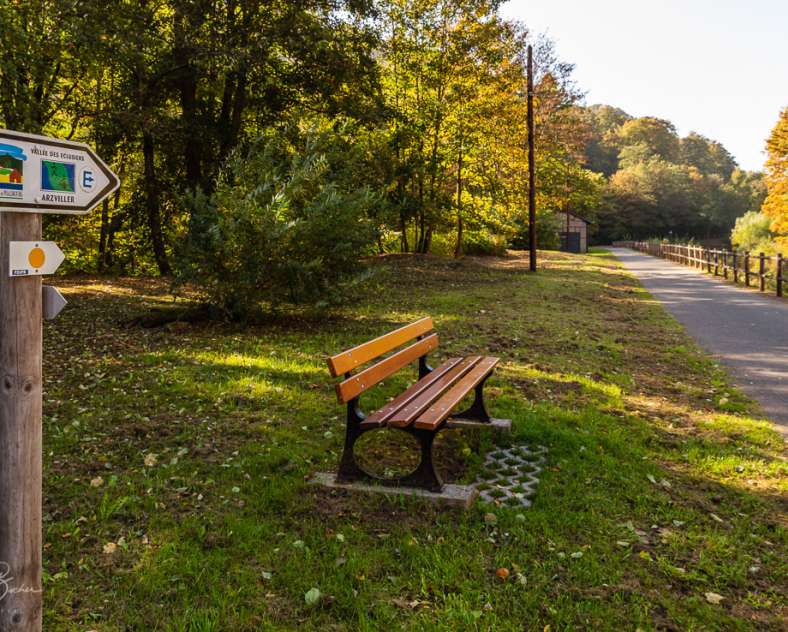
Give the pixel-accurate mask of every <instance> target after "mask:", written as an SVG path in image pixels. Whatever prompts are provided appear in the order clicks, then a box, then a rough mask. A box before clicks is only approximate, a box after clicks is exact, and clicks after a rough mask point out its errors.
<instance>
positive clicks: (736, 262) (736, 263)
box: [733, 250, 739, 283]
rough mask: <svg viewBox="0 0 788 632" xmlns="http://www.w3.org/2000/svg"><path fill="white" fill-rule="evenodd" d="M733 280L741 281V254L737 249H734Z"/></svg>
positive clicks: (735, 281)
mask: <svg viewBox="0 0 788 632" xmlns="http://www.w3.org/2000/svg"><path fill="white" fill-rule="evenodd" d="M733 282H734V283H738V282H739V255H738V253H737V252H736V251H735V250H734V251H733Z"/></svg>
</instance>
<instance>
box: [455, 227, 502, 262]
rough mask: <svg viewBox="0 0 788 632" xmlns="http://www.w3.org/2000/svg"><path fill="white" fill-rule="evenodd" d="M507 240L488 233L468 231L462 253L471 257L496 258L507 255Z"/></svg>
mask: <svg viewBox="0 0 788 632" xmlns="http://www.w3.org/2000/svg"><path fill="white" fill-rule="evenodd" d="M507 245H508V244H507V241H506V238H505V237H503V236H501V235H493V234H491V233H488V232H486V231H468V232H467V233H465V235H464V237H463V243H462V252H463V254H466V255H471V256H496V257H502V256H503V255H505V254H506V247H507Z"/></svg>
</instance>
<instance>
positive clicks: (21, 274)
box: [0, 130, 120, 632]
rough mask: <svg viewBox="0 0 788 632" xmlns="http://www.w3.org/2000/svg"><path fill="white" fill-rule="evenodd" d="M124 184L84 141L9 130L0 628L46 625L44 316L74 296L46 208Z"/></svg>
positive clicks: (88, 202)
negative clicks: (54, 278)
mask: <svg viewBox="0 0 788 632" xmlns="http://www.w3.org/2000/svg"><path fill="white" fill-rule="evenodd" d="M119 186H120V181H119V180H118V178H117V176H116V175H115V174H114V173H112V171H110V170H109V168H108V167H107V165H106V164H104V162H103V161H102V160H101V159H100V158H99V157H98V156H97V155H96V154H95V153H94V152H93V150H91V149H90V147H88V146H87V145H83V144H82V143H75V142H71V141H65V140H60V139H57V138H48V137H45V136H37V135H35V134H23V133H21V132H12V131H8V130H0V632H40V631H41V628H42V610H43V607H42V606H43V587H42V583H41V576H42V569H41V555H42V548H41V547H42V532H41V525H42V511H41V498H42V488H41V481H42V447H41V438H42V427H41V409H42V375H41V358H42V355H43V349H42V338H43V334H42V319H43V318H44V317H46V318H54V317H55V316H57V314H58V313H59V312H60V310H61V309H63V307H64V306H65V304H66V301H65V299H64V298H63V296H62V295H61V294H60V292H58V291H57V289H56V288H53V287H47V288H43V287H42V285H41V275H42V274H52V273H53V272H54V271H55V270H57V268H58V266H59V265H60V264H61V263H62V262H63V258H64V257H63V253H62V252H61V250H60V248H58V247H57V245H56V244H54V243H53V242H47V241H41V215H42V214H43V213H60V214H66V215H83V214H85V213H88V212H89V211H90V210H91V209H93V208H94V207H95V206H96V205H98V204H99V203H101V201H102V200H104V199H106V198H107V197H108V196H109V195H111V194H112V193H114V192H115V191H116V190H117V189H118V187H119Z"/></svg>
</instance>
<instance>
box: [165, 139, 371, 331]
mask: <svg viewBox="0 0 788 632" xmlns="http://www.w3.org/2000/svg"><path fill="white" fill-rule="evenodd" d="M352 160H353V156H352V148H348V147H347V146H346V145H345V144H344V141H342V140H341V139H340V138H339V136H338V135H336V134H335V133H333V132H330V131H323V132H314V131H311V132H308V133H306V134H305V135H303V134H299V133H297V132H296V131H294V130H293V129H288V130H279V131H271V132H269V133H267V134H266V135H265V136H263V137H261V138H260V139H259V140H258V141H257V142H255V143H254V144H253V145H252V146H251V147H250V148H249V149H248V151H245V152H238V153H236V154H235V155H234V156H232V157H231V159H230V160H229V161H228V164H227V166H226V167H225V169H224V171H223V173H222V176H221V177H220V178H219V181H218V183H217V187H216V191H215V193H213V194H212V195H210V196H207V195H205V194H204V193H202V192H199V191H198V192H196V193H194V194H192V195H191V196H190V197H189V199H188V206H189V208H190V212H191V215H190V222H189V229H188V233H187V235H186V237H185V238H184V240H183V242H182V244H181V246H180V253H179V254H180V256H179V257H178V260H179V270H178V275H177V283H179V284H183V283H194V284H196V285H197V286H198V287H199V288H201V289H202V290H203V291H204V292H205V293H206V295H207V299H208V302H209V303H210V304H211V305H213V306H214V307H216V308H218V309H220V310H221V311H222V312H223V313H224V314H225V315H226V316H228V317H230V318H233V319H239V318H241V319H245V318H248V317H250V316H251V315H253V314H254V313H255V312H257V311H260V309H261V308H262V307H263V306H264V305H267V306H269V307H276V306H277V305H280V304H282V303H290V304H309V305H315V306H324V305H327V304H328V303H330V302H333V301H335V300H337V299H338V298H340V297H341V296H342V294H343V292H344V291H345V290H346V289H347V288H348V287H349V286H350V285H352V284H353V283H354V282H355V281H356V280H358V278H359V276H360V275H361V274H362V273H363V268H362V266H361V265H360V264H359V257H360V255H362V254H365V253H366V252H367V249H368V248H369V247H370V246H371V245H372V244H373V243H374V239H375V231H374V229H373V227H372V225H371V223H370V222H369V220H368V219H367V218H368V217H369V216H370V214H371V213H370V211H371V209H372V207H373V206H374V205H375V203H376V201H377V198H376V196H375V195H373V194H372V193H371V192H370V191H369V190H368V189H365V188H353V187H352V186H350V185H347V184H346V183H345V181H344V179H343V177H342V174H344V173H347V172H348V171H347V166H348V165H347V163H348V162H349V161H352Z"/></svg>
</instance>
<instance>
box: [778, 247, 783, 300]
mask: <svg viewBox="0 0 788 632" xmlns="http://www.w3.org/2000/svg"><path fill="white" fill-rule="evenodd" d="M782 295H783V256H782V255H780V254H778V255H777V296H782Z"/></svg>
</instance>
